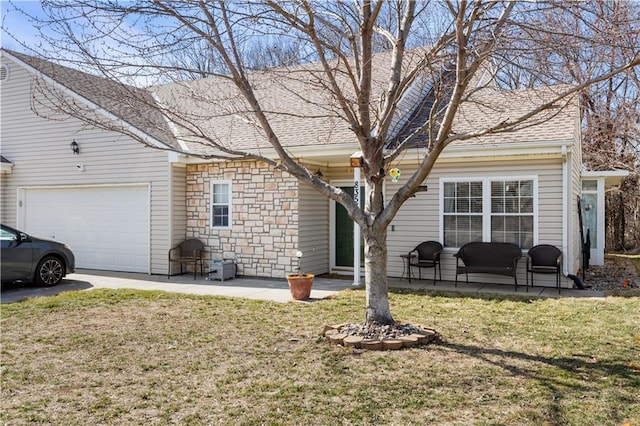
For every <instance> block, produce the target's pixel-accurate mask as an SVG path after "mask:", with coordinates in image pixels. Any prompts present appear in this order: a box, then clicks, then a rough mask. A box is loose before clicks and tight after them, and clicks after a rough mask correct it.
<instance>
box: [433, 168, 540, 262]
mask: <svg viewBox="0 0 640 426" xmlns="http://www.w3.org/2000/svg"><path fill="white" fill-rule="evenodd" d="M441 189H442V192H441V193H442V201H441V202H442V233H443V235H442V239H443V241H444V246H445V247H461V246H463V245H464V244H466V243H469V242H473V241H494V242H510V243H515V244H517V245H518V246H520V247H521V248H523V249H528V248H531V247H532V246H533V244H534V240H535V232H536V230H535V223H536V220H535V219H536V206H535V204H536V197H535V192H536V180H535V178H522V179H512V178H509V179H499V178H478V179H469V180H449V179H447V180H443V181H442V183H441Z"/></svg>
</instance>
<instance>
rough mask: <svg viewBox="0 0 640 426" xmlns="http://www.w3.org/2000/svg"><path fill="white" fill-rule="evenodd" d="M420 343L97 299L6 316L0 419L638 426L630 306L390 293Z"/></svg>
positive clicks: (176, 301)
mask: <svg viewBox="0 0 640 426" xmlns="http://www.w3.org/2000/svg"><path fill="white" fill-rule="evenodd" d="M391 303H392V311H393V313H394V316H395V318H396V319H397V320H400V321H403V322H405V321H406V322H412V323H415V324H422V325H425V326H427V327H431V328H434V329H436V330H437V331H438V332H439V333H440V335H441V340H440V341H439V342H437V343H435V344H431V345H429V346H427V347H423V348H415V349H409V350H402V351H393V352H364V351H360V350H353V349H347V348H343V347H336V346H330V345H329V344H328V343H327V342H326V341H325V340H324V339H321V338H319V337H318V335H319V332H320V331H321V330H322V327H323V326H324V325H325V324H336V323H342V322H353V321H359V320H360V319H362V317H363V314H364V293H363V292H362V291H359V290H355V291H346V292H343V293H341V294H339V296H337V297H335V298H334V299H331V300H324V301H319V302H315V303H311V304H301V303H288V304H278V303H272V302H261V301H252V300H243V299H229V298H219V297H197V296H185V295H172V294H167V293H161V292H139V291H138V292H137V291H126V290H119V291H111V290H93V291H85V292H70V293H65V294H61V295H58V296H55V297H49V298H39V299H33V300H29V301H25V302H21V303H16V304H11V305H3V306H2V323H1V326H2V355H1V363H2V365H1V379H2V382H1V385H2V389H1V395H0V396H1V399H0V401H1V402H0V409H1V412H0V414H1V417H0V421H2V423H3V424H12V425H14V424H27V423H28V424H113V425H121V424H140V425H142V424H145V425H146V424H193V425H201V424H202V425H204V424H216V425H219V424H232V425H243V424H245V425H253V424H278V425H279V424H291V425H294V424H295V425H299V424H313V425H335V424H358V425H360V424H396V425H407V424H438V425H456V424H487V425H489V424H496V425H498V424H499V425H540V424H548V425H623V424H625V423H627V422H628V423H629V424H631V425H638V424H640V423H639V422H640V398H638V395H640V298H637V297H630V298H617V297H610V298H607V299H604V300H602V299H601V300H595V299H569V298H561V299H526V298H478V297H469V296H465V295H460V294H448V295H444V294H443V295H435V296H434V295H433V294H431V295H424V294H415V293H406V292H405V293H393V294H392V295H391Z"/></svg>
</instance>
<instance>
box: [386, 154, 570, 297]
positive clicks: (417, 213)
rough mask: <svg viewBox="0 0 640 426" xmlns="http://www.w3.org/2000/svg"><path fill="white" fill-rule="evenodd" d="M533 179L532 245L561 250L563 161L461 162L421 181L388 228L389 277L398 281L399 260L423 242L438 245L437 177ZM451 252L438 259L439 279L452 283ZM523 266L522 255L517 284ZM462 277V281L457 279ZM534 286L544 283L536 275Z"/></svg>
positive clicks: (389, 186)
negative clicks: (418, 189)
mask: <svg viewBox="0 0 640 426" xmlns="http://www.w3.org/2000/svg"><path fill="white" fill-rule="evenodd" d="M410 173H411V170H408V167H407V170H406V171H405V170H403V176H408V175H410ZM522 176H526V177H537V182H538V203H539V204H538V239H537V240H536V243H540V244H541V243H546V244H553V245H555V246H557V247H562V187H561V185H560V183H561V181H562V168H561V159H560V158H558V159H553V160H534V159H532V160H530V161H523V160H519V161H513V160H504V161H498V160H493V161H478V162H464V163H444V164H442V165H439V166H436V167H435V168H434V170H433V172H432V173H431V175H430V176H429V178H428V179H427V181H426V182H425V184H426V185H427V186H428V191H427V192H419V193H417V194H416V196H415V197H414V198H411V199H409V200H408V201H407V202H406V203H405V204H404V206H403V207H402V208H401V210H400V212H398V215H397V216H396V218H395V219H394V221H393V222H392V224H391V227H390V228H389V238H388V250H389V253H388V255H389V264H388V273H389V276H394V277H399V276H400V275H401V274H402V262H401V260H402V259H401V258H400V257H399V256H400V255H401V254H406V253H408V252H409V251H410V250H412V249H413V248H414V247H415V246H416V245H418V244H419V243H421V242H423V241H428V240H436V241H439V240H440V216H439V211H440V210H439V203H440V194H439V191H440V185H439V180H440V179H441V178H468V177H478V178H484V177H489V178H494V177H497V178H503V177H514V178H516V177H522ZM402 183H404V182H398V183H397V184H393V183H391V182H389V183H388V184H387V187H386V192H387V194H386V197H387V198H390V197H391V196H392V195H393V194H394V193H395V192H396V191H397V189H398V187H399V185H400V184H402ZM455 251H456V250H455V249H445V252H444V253H443V255H442V278H443V279H445V280H455V258H454V257H453V253H455ZM525 262H526V258H525V255H523V257H522V259H521V261H520V262H519V268H518V269H519V271H520V273H519V275H518V282H519V283H520V284H523V285H524V283H525V274H524V270H525ZM460 278H463V279H464V277H462V276H461V277H460ZM473 279H474V280H477V281H485V282H500V283H511V282H513V281H512V280H511V279H510V278H501V277H497V276H493V275H484V276H483V275H478V276H474V277H473ZM535 279H536V283H537V284H538V283H540V282H542V281H543V280H544V279H545V278H544V277H541V276H539V275H538V276H536V278H535Z"/></svg>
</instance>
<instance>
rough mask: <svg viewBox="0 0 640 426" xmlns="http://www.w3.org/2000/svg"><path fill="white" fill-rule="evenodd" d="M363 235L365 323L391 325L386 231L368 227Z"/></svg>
mask: <svg viewBox="0 0 640 426" xmlns="http://www.w3.org/2000/svg"><path fill="white" fill-rule="evenodd" d="M363 234H364V240H365V241H364V249H365V251H364V274H365V278H364V282H365V287H366V292H367V298H366V306H367V310H366V319H365V321H366V323H367V324H371V323H376V324H393V322H394V321H393V318H392V317H391V309H390V308H389V292H388V289H389V285H388V282H387V229H386V228H377V227H370V228H369V229H367V230H363Z"/></svg>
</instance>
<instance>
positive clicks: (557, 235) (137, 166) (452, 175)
mask: <svg viewBox="0 0 640 426" xmlns="http://www.w3.org/2000/svg"><path fill="white" fill-rule="evenodd" d="M2 66H4V67H7V70H8V71H7V73H6V77H5V78H4V79H3V80H2V82H1V83H0V84H1V87H2V156H3V157H4V158H5V159H6V160H7V161H10V162H11V164H12V165H13V166H12V167H11V166H5V164H4V163H3V169H2V171H3V173H2V181H3V182H2V221H3V222H6V223H7V224H9V225H14V226H17V227H18V228H22V229H24V230H25V231H27V232H31V233H34V234H37V235H41V236H52V235H53V236H55V237H56V238H58V239H60V240H65V241H67V242H69V243H70V244H71V245H72V247H73V249H74V252H76V254H77V257H78V261H77V263H78V267H79V268H95V269H109V270H126V271H129V270H130V271H140V272H149V273H154V274H156V273H157V274H160V273H165V272H166V268H167V265H166V262H167V260H166V254H167V250H168V248H169V247H170V246H171V245H172V244H173V243H175V242H178V241H180V240H182V239H184V238H186V237H196V238H199V239H201V240H202V241H204V242H205V243H206V245H207V247H208V250H209V252H210V257H211V258H232V259H235V261H236V263H237V265H238V273H239V274H241V275H247V276H262V277H275V278H279V277H283V276H284V274H285V273H287V272H290V271H291V270H292V269H293V268H294V267H295V265H296V264H297V260H296V258H295V253H296V251H298V250H301V251H302V252H303V253H304V256H303V258H302V265H301V266H302V269H303V270H304V271H305V272H311V273H316V274H321V273H327V272H332V273H349V272H350V271H352V270H353V223H352V222H351V220H350V219H349V218H348V216H347V215H346V212H345V210H344V209H343V208H342V207H341V206H340V205H337V204H336V203H335V202H333V201H329V200H327V199H326V198H324V197H323V196H322V195H320V194H319V193H317V192H316V191H315V190H313V189H312V188H310V187H308V186H306V185H304V184H301V183H299V182H298V181H297V180H296V179H295V178H293V177H292V176H290V175H288V174H287V173H285V172H282V171H280V170H278V169H277V168H275V167H273V166H271V165H269V164H267V163H265V162H260V161H249V160H240V159H235V160H229V161H220V160H207V159H206V157H207V156H208V155H211V154H214V152H213V151H212V150H211V148H207V147H206V146H204V145H203V144H202V143H201V141H199V140H197V139H193V138H191V137H187V136H186V124H185V123H181V122H180V121H179V120H178V119H177V118H176V119H175V120H174V121H173V122H172V123H171V126H170V127H169V126H167V125H166V124H164V123H163V122H162V120H159V119H157V118H155V117H149V116H145V120H140V121H138V122H137V121H136V120H137V119H136V113H137V114H138V115H139V114H140V111H143V110H145V108H144V105H141V106H139V108H133V109H131V108H130V109H127V108H124V109H123V108H121V106H118V105H117V104H116V105H115V106H114V105H113V104H112V103H111V102H109V101H107V100H104V99H103V100H102V101H101V99H100V96H98V95H96V94H95V91H96V90H95V89H96V87H101V85H103V84H107V83H105V80H102V79H99V78H96V77H87V76H86V74H82V73H79V72H78V71H73V70H69V69H67V68H64V67H59V66H54V65H52V64H49V63H48V62H43V61H40V60H37V59H34V58H29V57H27V56H24V55H20V54H16V53H15V52H7V51H3V52H2ZM48 67H52V68H51V72H49V73H48V74H47V72H46V71H47V70H48V69H49V68H48ZM39 73H45V74H46V75H47V76H48V77H47V78H45V79H44V80H43V79H41V78H36V77H37V75H38V74H39ZM3 75H4V74H3ZM80 75H82V76H84V77H83V78H84V79H85V80H86V81H90V82H91V85H92V91H89V92H88V93H87V92H85V90H86V85H84V84H83V85H76V86H74V84H73V83H72V82H70V81H80V77H79V76H80ZM65 76H67V77H66V78H70V79H71V80H65ZM36 80H39V81H41V82H42V81H45V82H46V83H47V84H50V85H54V86H59V87H60V88H61V90H63V91H65V92H66V93H67V94H68V96H69V97H71V98H73V99H75V100H77V101H81V102H85V103H89V104H92V105H96V106H97V108H96V109H97V110H98V111H99V112H101V113H103V114H102V116H103V118H105V117H106V118H105V119H108V120H122V121H123V124H122V130H121V131H124V132H125V133H126V132H139V133H138V134H144V135H145V138H146V143H147V144H148V145H151V146H154V147H155V148H160V149H148V148H145V147H144V145H142V144H140V143H139V142H136V141H134V140H133V139H132V138H131V137H130V136H124V135H122V134H121V133H118V132H113V131H108V130H102V129H100V128H97V127H96V128H87V126H86V125H83V124H82V123H81V122H80V121H79V120H76V119H73V118H67V119H66V120H64V121H51V120H48V119H45V118H41V117H38V116H37V115H36V114H34V112H33V110H34V109H36V108H35V107H34V102H33V100H32V97H33V99H37V98H38V96H40V95H38V91H37V90H35V89H34V83H33V82H34V81H36ZM86 81H85V82H86ZM105 90H109V88H108V87H106V88H105ZM131 90H137V89H133V88H131ZM224 90H229V92H228V93H226V95H228V96H227V99H228V101H229V102H234V99H236V97H235V96H234V93H233V91H232V89H229V87H228V86H225V85H224V84H221V83H220V82H219V81H216V80H213V79H203V80H198V81H196V82H191V83H188V84H181V85H178V84H173V85H166V86H161V87H156V88H153V100H149V102H159V104H160V105H163V107H165V108H167V110H168V111H175V112H178V113H180V112H182V113H187V114H191V113H194V114H195V113H196V112H198V111H201V110H202V109H201V105H199V103H198V101H197V99H196V100H194V97H193V96H191V95H192V94H193V93H198V94H201V95H203V96H204V95H206V93H207V91H215V92H216V93H217V94H218V95H219V94H220V93H221V91H222V93H224ZM261 90H262V92H261V93H262V94H263V95H264V96H267V94H268V96H269V99H270V101H269V102H270V104H269V108H270V109H271V110H274V111H275V110H279V111H282V112H287V111H292V112H295V114H291V115H290V116H289V118H287V119H286V120H282V119H278V120H274V123H275V128H276V131H277V132H278V134H280V135H281V136H282V141H283V142H284V144H285V145H286V148H287V150H288V151H289V152H291V153H292V155H293V156H294V158H296V159H297V160H299V161H301V162H304V163H305V164H307V165H308V166H309V167H311V169H312V170H317V172H316V173H318V174H319V175H322V176H323V179H324V180H326V181H327V182H330V183H332V184H334V185H336V186H339V187H342V188H344V189H346V190H347V191H352V190H353V185H354V182H353V170H352V169H351V168H350V167H349V158H350V156H351V155H352V154H353V152H354V151H355V150H357V148H356V146H357V144H356V142H355V138H354V137H353V133H352V132H351V130H350V129H349V128H348V127H347V126H344V123H341V122H339V121H337V120H335V119H331V118H327V117H322V118H316V119H309V118H304V117H301V116H302V115H304V113H305V108H309V106H308V105H307V104H305V103H303V102H301V101H300V99H299V98H298V97H297V96H296V95H295V94H294V91H293V90H292V89H291V88H287V87H283V86H282V85H280V84H278V83H277V82H276V81H271V80H265V82H264V84H262V85H261ZM414 95H415V93H414ZM547 95H548V93H546V92H545V91H544V90H539V91H536V92H531V91H514V92H509V93H506V92H501V91H498V90H494V89H483V90H482V91H479V92H478V93H477V94H476V95H475V96H477V97H478V98H479V99H480V100H481V101H482V102H481V103H479V104H471V105H483V106H482V107H478V106H469V107H467V108H466V109H465V110H464V111H463V114H461V115H460V117H464V120H459V122H458V123H457V124H456V131H458V132H464V131H471V130H472V129H473V128H474V126H478V125H483V126H484V125H486V124H488V123H498V122H500V121H501V120H503V119H504V118H505V117H506V116H507V115H508V114H515V113H517V111H514V110H513V108H514V107H513V105H514V102H513V100H514V99H516V100H518V102H516V103H515V104H517V105H519V106H520V107H521V108H523V109H524V108H526V107H527V105H528V104H530V102H533V100H531V97H532V96H535V97H540V96H547ZM145 96H148V94H147V93H140V99H142V100H144V99H145ZM420 96H422V97H424V96H425V94H424V93H423V92H421V93H420V95H419V97H420ZM506 99H509V101H510V102H509V107H508V108H506V107H505V104H504V102H505V100H506ZM317 101H318V102H322V99H320V98H319V99H317ZM43 103H44V102H43ZM488 105H492V107H491V108H488V107H487V106H488ZM405 106H406V105H405ZM128 111H129V113H127V112H128ZM132 112H133V114H131V113H132ZM419 112H420V111H418V110H417V109H414V110H412V109H411V108H407V114H409V115H412V117H414V118H415V116H416V114H417V113H419ZM211 114H212V115H211V116H207V117H206V121H205V118H203V122H202V123H200V124H203V125H204V127H205V128H206V129H208V131H209V134H210V135H211V137H215V138H216V139H217V140H218V141H220V142H222V143H224V144H228V145H229V146H237V147H239V148H243V149H255V150H259V151H260V152H261V153H263V154H264V153H267V155H269V153H271V155H274V153H272V152H271V151H270V149H269V146H268V145H267V144H266V143H265V141H264V139H263V138H262V136H261V135H260V134H259V132H256V131H255V128H254V127H253V126H251V124H250V123H247V122H246V121H245V120H243V119H242V117H239V116H218V117H215V118H213V115H215V111H213V112H211ZM178 115H183V116H184V114H178ZM401 118H402V117H400V118H399V120H398V122H397V123H396V124H397V133H398V134H400V133H401V132H403V131H407V129H408V126H409V125H408V124H407V122H403V120H402V119H401ZM547 118H548V119H547V120H545V121H544V122H541V123H537V124H536V125H535V126H522V128H521V129H519V130H517V131H513V132H509V133H504V134H495V135H488V136H482V137H480V138H475V139H470V140H468V141H465V142H458V143H454V144H452V145H450V146H449V147H447V148H446V149H445V151H444V152H443V154H442V155H441V157H440V159H439V160H438V162H437V164H436V166H435V168H434V170H433V172H432V173H431V175H430V176H429V178H428V179H427V180H426V181H425V182H424V185H426V186H427V187H428V190H427V191H426V192H418V193H417V194H416V196H415V197H414V198H412V199H410V200H409V201H407V202H406V203H405V205H404V206H403V207H402V209H401V210H400V212H399V214H398V215H397V217H396V218H395V220H394V221H393V223H392V224H391V226H390V228H389V234H388V249H389V265H388V271H389V275H390V276H400V275H401V273H402V270H403V264H402V262H401V258H400V257H399V255H401V254H406V253H407V252H408V251H409V250H411V249H412V248H413V247H415V246H416V245H417V244H418V243H420V242H422V241H426V240H438V241H441V242H443V244H444V245H445V253H444V255H443V271H442V272H443V278H444V279H453V278H454V275H453V274H454V268H455V259H454V258H453V256H452V255H451V254H453V253H455V252H456V250H457V247H458V246H459V245H460V244H461V243H462V242H464V241H468V240H474V239H482V240H485V241H489V240H491V239H492V238H498V239H507V240H513V241H515V242H517V243H518V244H520V246H521V247H522V248H523V249H524V250H526V249H527V248H529V247H531V246H533V245H535V244H539V243H548V244H553V245H556V246H557V247H559V248H560V249H561V250H562V252H563V254H564V264H563V271H564V273H565V274H576V272H577V270H578V269H579V267H580V265H581V254H582V245H581V241H580V227H579V207H578V203H577V200H578V199H580V198H581V197H582V186H583V185H586V188H591V182H595V190H594V191H595V192H594V193H593V196H594V197H595V200H596V201H597V202H599V203H600V204H599V205H597V206H596V208H594V209H593V211H599V212H602V215H603V214H604V213H603V212H604V210H603V209H604V203H603V202H601V199H603V197H604V191H605V190H606V188H607V186H609V185H611V184H616V182H617V181H618V180H619V179H620V178H621V174H620V173H617V172H612V173H602V174H600V175H598V176H596V175H587V177H588V179H587V178H586V177H585V179H587V180H585V181H584V182H582V180H581V179H582V173H583V171H582V162H581V145H580V114H579V108H578V106H577V105H576V104H575V103H569V104H568V105H567V106H566V107H565V108H563V109H562V110H557V111H552V112H551V113H550V115H549V117H547ZM405 121H406V120H405ZM150 123H152V124H153V123H155V125H150ZM530 124H531V123H530ZM169 128H170V129H171V131H169ZM327 129H329V131H328V130H327ZM74 140H75V141H76V142H77V144H78V146H79V149H80V153H79V154H77V155H75V154H74V153H73V152H72V150H71V148H70V144H71V142H72V141H74ZM391 143H393V141H391ZM174 147H177V148H179V149H180V150H181V151H184V152H188V153H191V154H193V155H175V154H167V152H163V151H162V150H165V151H166V150H171V149H172V148H174ZM421 149H422V150H424V147H418V148H415V149H412V150H409V151H407V152H406V154H405V155H403V156H401V158H400V159H399V161H398V162H397V164H395V165H394V166H396V167H398V168H399V169H401V171H402V176H401V178H400V180H399V181H398V182H392V181H391V180H388V181H387V182H386V186H385V191H386V197H387V198H389V197H391V196H392V195H393V193H394V192H395V191H396V190H397V188H398V187H399V186H400V185H401V184H402V183H403V179H405V178H406V177H408V176H410V174H411V172H412V171H413V169H414V168H415V167H416V166H417V164H418V161H419V158H420V150H421ZM274 158H275V157H274ZM77 166H81V167H80V168H78V167H77ZM5 170H6V172H5ZM454 206H458V207H457V208H454ZM467 206H468V207H467ZM590 211H591V210H590ZM603 217H604V216H602V218H603ZM595 218H596V219H597V220H598V222H597V224H595V225H592V226H593V227H594V228H598V229H599V227H602V229H604V228H603V227H604V220H601V219H602V218H601V217H600V216H598V215H596V217H595ZM588 220H590V219H588V218H586V219H585V223H587V222H588ZM593 233H596V235H597V238H598V241H597V246H598V247H600V248H601V247H603V246H604V244H603V238H604V233H603V232H602V234H600V231H592V235H593ZM592 242H593V239H592ZM593 247H594V245H593V244H592V248H593ZM598 259H599V257H598V251H597V249H596V251H595V253H594V256H592V261H593V260H596V261H597V260H598ZM524 264H525V262H524V257H523V261H522V262H521V274H520V275H521V277H519V278H521V280H522V282H524ZM473 279H474V280H477V281H491V282H510V280H508V279H505V280H503V279H501V278H499V277H494V276H483V275H478V276H477V277H473ZM543 280H544V277H536V281H537V282H538V283H540V282H542V281H543ZM547 282H548V283H549V284H550V285H551V283H552V281H551V280H548V281H547ZM564 285H567V286H568V285H570V282H569V281H568V280H565V281H564Z"/></svg>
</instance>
